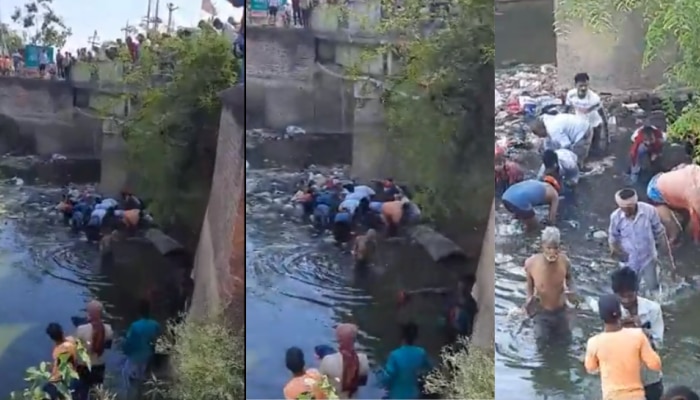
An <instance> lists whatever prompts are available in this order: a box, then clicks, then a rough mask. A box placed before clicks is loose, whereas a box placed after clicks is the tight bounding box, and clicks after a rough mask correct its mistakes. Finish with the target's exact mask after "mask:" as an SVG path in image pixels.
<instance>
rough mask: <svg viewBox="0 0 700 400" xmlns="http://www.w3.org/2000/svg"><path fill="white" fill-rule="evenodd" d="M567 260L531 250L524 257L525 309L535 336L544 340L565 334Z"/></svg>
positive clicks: (562, 336) (566, 320)
mask: <svg viewBox="0 0 700 400" xmlns="http://www.w3.org/2000/svg"><path fill="white" fill-rule="evenodd" d="M570 269H571V268H570V261H569V258H568V257H567V256H566V254H563V253H560V254H559V255H558V257H557V258H556V259H555V260H554V261H548V260H547V258H546V257H545V255H544V254H535V255H533V256H531V257H530V258H528V259H527V261H525V273H526V275H527V285H528V301H527V303H526V306H525V308H526V311H527V312H528V314H529V316H531V317H532V318H533V319H534V320H535V323H536V330H537V336H538V339H540V340H541V341H543V342H544V343H547V342H550V341H551V340H552V339H563V338H567V337H568V336H569V325H568V317H567V315H566V300H567V294H568V291H569V282H570V278H571V274H570Z"/></svg>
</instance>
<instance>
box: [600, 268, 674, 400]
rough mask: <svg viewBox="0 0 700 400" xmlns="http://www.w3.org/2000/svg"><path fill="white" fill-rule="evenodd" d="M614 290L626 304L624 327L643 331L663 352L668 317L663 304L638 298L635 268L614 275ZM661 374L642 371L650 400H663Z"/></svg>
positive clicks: (622, 269)
mask: <svg viewBox="0 0 700 400" xmlns="http://www.w3.org/2000/svg"><path fill="white" fill-rule="evenodd" d="M611 283H612V290H613V293H615V294H616V295H617V297H618V298H619V299H620V304H621V305H622V324H623V326H624V327H626V328H641V329H642V330H643V331H644V333H645V334H646V335H647V337H648V338H649V341H650V342H651V345H652V347H653V348H654V350H657V351H658V350H659V348H660V347H661V346H662V345H663V341H664V318H663V313H662V312H661V305H660V304H659V303H657V302H655V301H652V300H649V299H647V298H644V297H641V296H638V294H637V292H638V284H637V273H636V272H634V270H633V269H632V268H629V267H624V268H620V269H618V270H617V271H615V272H613V274H612V276H611ZM590 305H591V308H592V309H593V311H594V312H598V304H597V303H596V302H592V303H591V304H590ZM661 377H662V374H661V372H655V371H651V370H648V369H646V368H645V369H643V370H642V381H643V383H644V392H645V395H646V398H647V399H653V400H660V399H661V396H662V394H663V391H664V387H663V383H662V381H661Z"/></svg>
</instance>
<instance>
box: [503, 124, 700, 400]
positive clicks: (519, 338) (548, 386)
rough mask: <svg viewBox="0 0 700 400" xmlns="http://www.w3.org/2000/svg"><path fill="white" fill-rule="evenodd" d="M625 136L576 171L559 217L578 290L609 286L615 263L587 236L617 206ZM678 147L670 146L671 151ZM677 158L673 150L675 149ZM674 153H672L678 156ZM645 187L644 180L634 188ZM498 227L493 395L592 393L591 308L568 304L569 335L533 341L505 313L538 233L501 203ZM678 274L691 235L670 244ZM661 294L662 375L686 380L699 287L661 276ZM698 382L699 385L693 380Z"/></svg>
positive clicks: (693, 256) (521, 292)
mask: <svg viewBox="0 0 700 400" xmlns="http://www.w3.org/2000/svg"><path fill="white" fill-rule="evenodd" d="M628 138H629V136H626V137H625V138H624V139H618V140H617V143H616V144H615V145H614V148H615V150H614V154H615V157H609V158H607V159H605V160H603V161H598V162H595V163H594V165H599V166H603V167H604V172H603V173H602V174H600V175H596V176H590V177H587V178H586V179H582V181H581V185H580V187H579V188H578V189H577V196H576V198H575V199H569V200H566V202H565V204H564V205H563V209H562V211H561V212H562V213H563V215H561V217H560V219H559V224H558V226H559V228H560V229H561V230H562V237H563V241H564V246H565V248H566V251H567V253H568V254H569V256H570V258H571V260H572V263H573V266H574V271H575V279H576V281H577V286H578V289H579V292H581V293H582V294H583V295H588V296H597V295H598V294H600V293H603V292H609V290H610V289H609V287H610V283H609V278H608V276H609V273H610V272H611V271H612V270H614V268H615V267H616V265H615V264H614V263H613V262H612V261H611V260H610V259H609V257H608V255H607V243H606V242H605V241H603V242H597V241H595V240H589V239H588V235H587V234H588V233H589V232H590V231H591V230H598V229H607V224H608V217H609V215H610V212H612V211H613V210H614V208H615V204H614V201H613V195H614V192H615V191H616V190H617V189H619V188H621V187H623V186H625V185H626V180H625V179H624V177H623V176H622V175H621V171H624V169H625V167H626V166H625V165H624V163H623V161H622V160H625V159H626V156H625V154H626V150H627V148H628V147H627V145H628V143H629V142H628V140H629V139H628ZM679 152H682V151H680V149H679V148H674V149H673V151H672V153H675V154H676V155H677V154H678V153H679ZM674 158H676V157H674ZM676 159H677V158H676ZM669 164H674V163H673V162H669ZM637 189H638V192H639V193H645V190H644V186H643V185H641V186H639V187H638V188H637ZM499 209H500V211H499V215H498V217H497V220H498V223H497V229H496V230H497V233H496V239H497V240H496V251H497V255H496V262H497V276H496V282H497V283H496V327H497V329H496V345H497V356H496V376H497V386H496V387H497V398H499V399H507V400H509V399H514V400H516V399H521V398H532V399H535V398H537V399H582V400H583V399H598V398H600V385H599V380H598V378H597V377H594V376H590V375H587V374H586V373H585V371H584V370H583V365H582V359H583V354H584V351H585V344H586V340H587V338H588V337H590V336H591V335H593V334H595V333H597V332H599V331H600V329H601V324H600V322H599V319H598V318H597V316H596V315H594V314H592V313H591V312H590V311H586V310H585V309H584V310H577V311H572V312H571V315H570V317H571V320H572V331H573V336H574V339H573V342H572V343H571V344H570V345H569V346H563V347H562V346H553V347H551V348H548V349H538V348H537V347H536V346H535V343H534V337H533V329H532V326H531V324H530V323H529V322H524V321H523V318H522V317H517V316H513V315H510V316H509V315H508V314H509V312H511V310H513V308H515V307H520V306H521V305H522V303H523V301H524V299H525V278H524V274H523V270H522V265H523V262H524V261H525V259H526V258H527V257H528V256H529V255H531V254H533V252H534V251H536V250H537V248H538V243H537V238H536V237H527V236H524V235H523V234H520V233H517V232H515V231H514V229H513V227H512V226H511V225H510V223H509V222H510V218H509V217H508V216H507V215H505V213H504V210H503V209H502V208H499ZM665 254H666V251H665V249H664V247H662V248H661V249H660V255H661V260H662V265H663V267H662V268H665V269H666V270H668V267H669V261H668V258H667V257H666V256H665ZM675 256H676V263H677V265H678V268H679V270H680V273H681V275H683V276H688V277H697V275H698V273H699V271H698V269H697V267H696V263H695V262H694V260H697V259H698V256H700V250H699V249H698V248H697V247H693V246H692V245H691V244H690V243H685V244H684V246H683V248H681V249H679V250H677V251H676V252H675ZM662 279H663V282H664V283H663V286H664V287H663V290H662V296H661V297H660V300H661V301H662V303H663V304H664V318H665V323H666V336H665V343H664V348H663V350H662V351H661V356H662V359H663V362H664V382H665V383H666V385H671V384H680V383H682V384H688V385H690V386H693V385H694V384H693V382H697V380H698V375H697V372H696V371H697V365H698V359H697V355H698V354H699V350H700V340H698V338H699V337H700V323H699V322H700V314H699V313H698V311H697V307H696V306H695V304H697V302H698V301H700V294H698V291H697V289H695V288H691V287H688V286H683V285H679V284H675V283H673V282H672V279H671V278H670V277H669V276H664V278H662ZM695 386H697V385H695Z"/></svg>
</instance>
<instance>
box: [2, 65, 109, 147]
mask: <svg viewBox="0 0 700 400" xmlns="http://www.w3.org/2000/svg"><path fill="white" fill-rule="evenodd" d="M0 115H3V116H7V117H9V118H10V119H11V120H12V121H13V122H14V123H15V124H16V125H15V126H13V127H10V126H9V125H8V124H3V126H2V127H0V153H6V152H9V151H17V150H20V151H24V152H26V153H36V154H40V155H49V154H53V153H60V154H67V155H81V156H86V155H88V156H89V155H93V156H96V155H97V154H99V150H100V147H101V122H100V121H99V120H96V119H93V118H91V117H90V116H87V115H85V114H81V113H80V112H78V111H76V110H75V109H74V108H73V89H72V88H71V87H70V85H69V84H68V83H66V82H63V81H46V80H39V79H25V78H14V77H3V78H0ZM14 129H16V130H17V133H18V134H19V137H15V135H14V133H13V132H12V131H13V130H14ZM18 147H22V148H21V149H20V148H18Z"/></svg>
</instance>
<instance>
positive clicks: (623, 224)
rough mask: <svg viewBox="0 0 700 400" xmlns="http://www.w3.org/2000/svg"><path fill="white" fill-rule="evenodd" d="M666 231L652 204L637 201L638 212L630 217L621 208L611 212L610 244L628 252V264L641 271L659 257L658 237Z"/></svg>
mask: <svg viewBox="0 0 700 400" xmlns="http://www.w3.org/2000/svg"><path fill="white" fill-rule="evenodd" d="M664 233H665V230H664V226H663V225H662V224H661V220H660V219H659V214H658V213H657V212H656V209H655V208H654V206H652V205H651V204H647V203H644V202H639V203H637V214H635V216H634V217H633V218H628V217H627V216H625V213H624V212H623V211H622V210H621V209H619V208H618V209H617V210H615V211H613V212H612V214H610V226H609V227H608V237H609V239H608V240H609V242H610V244H616V245H619V246H620V247H622V250H624V251H625V253H627V255H628V256H629V258H628V259H627V263H626V264H627V266H629V267H630V268H632V269H633V270H635V271H637V272H639V271H641V270H642V269H643V268H644V267H645V266H647V265H648V264H649V263H650V262H652V261H654V260H655V259H656V257H657V252H656V237H659V236H660V235H663V234H664Z"/></svg>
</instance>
